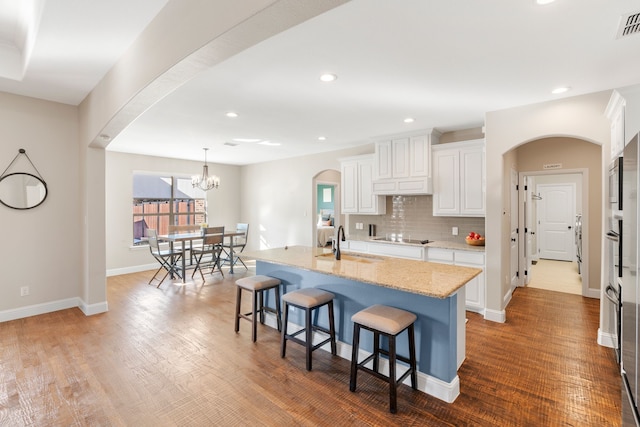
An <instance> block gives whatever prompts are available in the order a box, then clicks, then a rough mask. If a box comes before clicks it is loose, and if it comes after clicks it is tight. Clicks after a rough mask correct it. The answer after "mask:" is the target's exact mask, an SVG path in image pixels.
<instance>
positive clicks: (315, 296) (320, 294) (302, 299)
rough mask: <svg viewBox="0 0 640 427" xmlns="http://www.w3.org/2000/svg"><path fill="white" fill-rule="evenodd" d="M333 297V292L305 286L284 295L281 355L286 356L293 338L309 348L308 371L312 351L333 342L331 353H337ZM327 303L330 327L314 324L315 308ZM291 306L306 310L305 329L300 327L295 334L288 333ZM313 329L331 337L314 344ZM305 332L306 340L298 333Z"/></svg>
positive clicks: (308, 369)
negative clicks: (312, 315)
mask: <svg viewBox="0 0 640 427" xmlns="http://www.w3.org/2000/svg"><path fill="white" fill-rule="evenodd" d="M333 298H334V295H333V294H332V293H331V292H327V291H323V290H321V289H316V288H304V289H299V290H296V291H291V292H288V293H286V294H284V295H283V296H282V300H283V301H284V327H283V328H282V346H281V350H280V357H285V353H286V351H287V340H291V341H293V342H296V343H298V344H300V345H303V346H304V347H305V348H306V349H307V371H310V370H311V352H312V351H314V350H316V349H318V348H320V347H322V346H323V345H325V344H326V343H328V342H330V343H331V354H333V355H335V354H336V330H335V326H334V322H333ZM324 305H326V306H327V307H328V310H329V329H327V328H324V327H321V326H317V325H313V323H312V321H311V313H312V311H313V310H315V309H317V308H320V307H322V306H324ZM289 306H294V307H298V308H300V309H303V310H304V319H305V320H304V322H305V326H304V329H300V330H299V331H297V332H294V333H293V334H288V333H287V323H288V319H289ZM313 331H321V332H324V333H326V334H329V337H328V338H327V339H325V340H323V341H322V342H320V343H318V344H316V345H313ZM303 332H305V340H304V341H302V340H301V339H299V338H298V337H297V335H298V334H301V333H303Z"/></svg>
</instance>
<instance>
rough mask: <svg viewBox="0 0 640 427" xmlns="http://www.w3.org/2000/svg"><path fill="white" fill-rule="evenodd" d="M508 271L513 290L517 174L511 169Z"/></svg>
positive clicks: (516, 255)
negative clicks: (509, 260) (509, 261)
mask: <svg viewBox="0 0 640 427" xmlns="http://www.w3.org/2000/svg"><path fill="white" fill-rule="evenodd" d="M510 194H511V204H510V206H511V207H510V211H511V212H510V221H511V225H510V231H511V233H510V235H511V237H510V238H511V240H510V246H509V248H510V259H511V263H510V271H511V289H514V288H515V287H516V286H518V285H519V284H520V283H519V282H520V280H519V276H518V172H516V171H515V170H513V169H511V183H510Z"/></svg>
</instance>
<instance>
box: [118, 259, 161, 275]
mask: <svg viewBox="0 0 640 427" xmlns="http://www.w3.org/2000/svg"><path fill="white" fill-rule="evenodd" d="M158 267H160V264H158V263H157V262H156V263H152V264H144V265H134V266H131V267H122V268H112V269H109V270H107V277H111V276H119V275H121V274H130V273H138V272H140V271H148V270H157V269H158Z"/></svg>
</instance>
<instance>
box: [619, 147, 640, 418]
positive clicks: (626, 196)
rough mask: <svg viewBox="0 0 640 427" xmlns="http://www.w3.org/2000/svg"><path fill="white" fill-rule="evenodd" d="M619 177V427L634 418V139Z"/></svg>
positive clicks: (636, 273) (635, 275)
mask: <svg viewBox="0 0 640 427" xmlns="http://www.w3.org/2000/svg"><path fill="white" fill-rule="evenodd" d="M623 165H624V167H623V170H624V174H623V175H622V198H623V202H622V206H623V219H622V286H621V294H622V328H621V329H622V330H621V334H622V342H621V347H622V348H621V356H622V357H621V359H622V362H621V369H622V370H621V372H622V425H623V426H640V416H639V415H638V363H639V362H640V361H639V360H638V345H639V343H638V327H639V325H638V298H639V292H638V286H640V284H639V283H638V271H639V269H638V243H639V242H638V187H639V185H638V178H639V175H638V135H636V136H635V137H634V138H633V139H632V140H631V141H630V142H629V143H628V144H627V145H626V146H625V149H624V156H623Z"/></svg>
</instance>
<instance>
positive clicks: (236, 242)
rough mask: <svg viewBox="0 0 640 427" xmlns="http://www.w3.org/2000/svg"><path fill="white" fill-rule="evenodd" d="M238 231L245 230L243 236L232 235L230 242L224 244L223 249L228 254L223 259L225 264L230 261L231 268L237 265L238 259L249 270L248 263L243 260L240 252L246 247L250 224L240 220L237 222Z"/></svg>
mask: <svg viewBox="0 0 640 427" xmlns="http://www.w3.org/2000/svg"><path fill="white" fill-rule="evenodd" d="M236 231H243V232H244V234H243V235H242V236H232V237H231V239H230V241H229V243H228V244H223V246H222V249H223V250H224V253H225V255H226V258H225V259H224V260H223V264H226V263H228V264H229V265H230V266H231V269H233V267H234V266H235V265H236V263H237V262H238V261H240V262H241V263H242V265H244V268H246V269H247V270H248V269H249V268H247V265H246V264H245V263H244V261H242V259H241V258H240V257H239V256H238V254H239V253H242V251H244V247H245V246H247V238H248V237H249V224H247V223H243V222H239V223H237V224H236ZM231 247H233V259H231V255H230V254H231Z"/></svg>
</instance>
